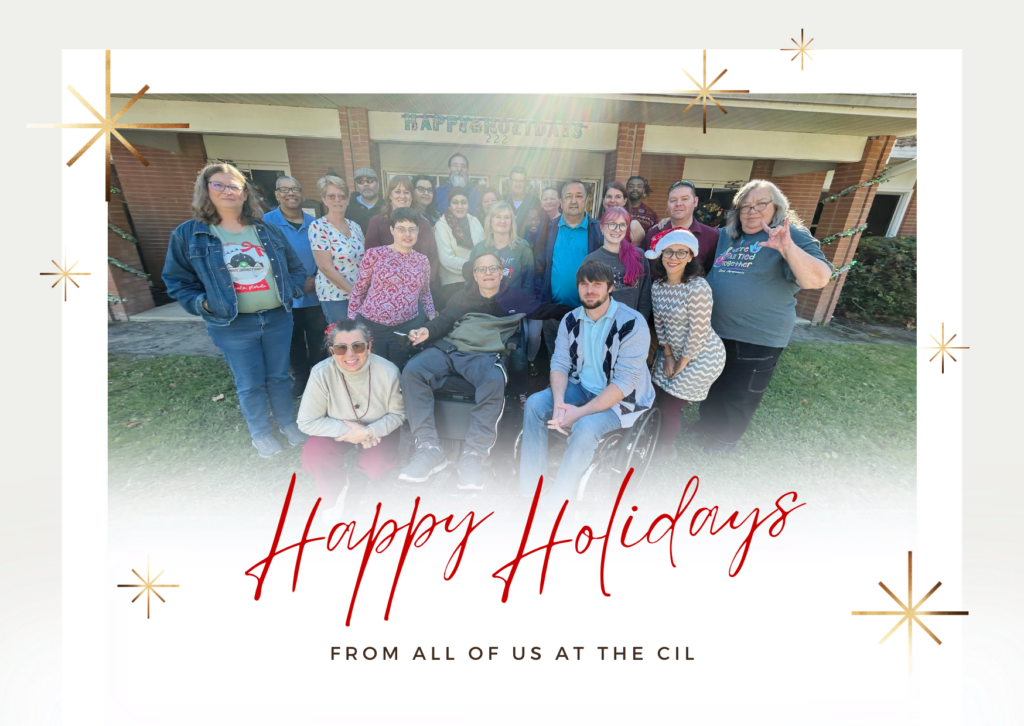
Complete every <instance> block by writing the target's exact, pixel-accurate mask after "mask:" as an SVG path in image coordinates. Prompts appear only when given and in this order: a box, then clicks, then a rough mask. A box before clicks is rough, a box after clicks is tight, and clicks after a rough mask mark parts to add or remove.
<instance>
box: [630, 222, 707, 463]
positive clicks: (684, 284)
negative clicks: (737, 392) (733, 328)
mask: <svg viewBox="0 0 1024 726" xmlns="http://www.w3.org/2000/svg"><path fill="white" fill-rule="evenodd" d="M699 250H700V245H699V243H698V242H697V238H696V237H694V236H693V234H692V233H690V232H688V231H687V230H685V229H673V230H671V231H670V232H668V233H667V234H665V235H664V236H663V237H662V238H661V239H660V240H658V244H657V246H656V247H655V248H654V249H653V250H648V251H647V252H645V253H644V255H645V256H646V257H647V258H648V259H651V260H653V262H652V263H651V276H652V277H653V278H654V282H653V284H652V285H651V299H652V302H653V305H654V328H655V331H656V332H657V333H658V340H659V341H660V343H661V344H660V346H659V347H658V352H657V355H656V356H655V359H654V371H653V373H652V374H651V380H652V381H653V382H654V392H655V398H654V403H655V405H656V406H657V407H658V408H659V409H661V433H660V435H659V438H658V446H657V447H656V449H655V451H656V452H657V453H656V454H655V456H656V459H655V460H656V461H667V460H669V459H674V458H675V456H676V449H675V441H676V436H678V435H679V428H680V426H681V425H682V413H683V408H684V407H685V406H686V404H687V402H688V401H703V400H704V399H705V398H706V397H707V395H708V388H709V387H710V386H711V384H712V383H714V381H715V379H717V378H718V376H719V375H720V374H721V373H722V367H723V366H724V365H725V348H724V347H723V345H722V339H721V338H719V337H718V335H717V334H716V333H715V331H714V330H713V329H712V327H711V310H712V295H711V287H710V286H709V285H708V283H707V281H706V280H705V279H704V270H703V268H702V267H701V264H700V260H699V259H698V257H697V254H698V252H699Z"/></svg>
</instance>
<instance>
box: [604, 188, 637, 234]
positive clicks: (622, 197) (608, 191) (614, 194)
mask: <svg viewBox="0 0 1024 726" xmlns="http://www.w3.org/2000/svg"><path fill="white" fill-rule="evenodd" d="M628 198H629V197H627V196H626V185H625V184H623V183H622V182H617V181H613V182H611V183H609V184H608V186H606V187H605V188H604V199H603V200H602V202H601V214H602V216H603V215H604V213H605V212H606V211H608V210H609V209H611V208H612V207H622V208H623V209H626V204H627V201H626V200H627V199H628ZM627 211H628V210H627ZM629 222H630V224H629V241H630V242H631V243H632V244H634V245H636V246H640V245H641V244H642V243H643V241H644V234H645V233H646V230H644V227H643V225H642V224H640V223H639V222H638V221H636V220H635V219H633V218H632V217H630V219H629Z"/></svg>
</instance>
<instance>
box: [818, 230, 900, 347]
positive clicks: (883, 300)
mask: <svg viewBox="0 0 1024 726" xmlns="http://www.w3.org/2000/svg"><path fill="white" fill-rule="evenodd" d="M854 259H856V260H857V264H856V265H855V266H854V267H853V268H851V269H850V271H849V272H848V273H847V274H846V282H845V283H844V284H843V290H842V293H841V294H840V296H839V302H838V303H837V304H836V310H835V312H836V313H837V314H839V315H845V316H846V317H849V318H853V319H856V320H862V321H864V322H871V323H879V322H881V323H890V324H896V325H900V326H903V327H907V328H913V327H915V326H916V325H917V237H862V238H861V240H860V243H859V244H858V245H857V253H856V255H854Z"/></svg>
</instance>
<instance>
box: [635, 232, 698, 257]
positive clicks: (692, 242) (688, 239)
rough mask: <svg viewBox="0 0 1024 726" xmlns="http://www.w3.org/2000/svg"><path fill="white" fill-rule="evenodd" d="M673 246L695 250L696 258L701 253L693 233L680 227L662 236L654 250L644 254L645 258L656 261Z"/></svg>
mask: <svg viewBox="0 0 1024 726" xmlns="http://www.w3.org/2000/svg"><path fill="white" fill-rule="evenodd" d="M672 245H683V246H684V247H689V248H690V249H691V250H693V256H694V257H696V256H697V255H698V254H699V253H700V245H699V244H698V243H697V238H696V237H694V236H693V232H691V231H689V230H687V229H683V228H682V227H679V228H677V229H673V230H669V231H668V232H667V233H666V234H664V235H662V236H661V239H659V240H658V243H657V244H656V245H654V249H653V250H647V251H646V252H644V256H645V257H646V258H647V259H649V260H656V259H658V258H659V257H661V253H662V251H663V250H664V249H665V248H666V247H671V246H672Z"/></svg>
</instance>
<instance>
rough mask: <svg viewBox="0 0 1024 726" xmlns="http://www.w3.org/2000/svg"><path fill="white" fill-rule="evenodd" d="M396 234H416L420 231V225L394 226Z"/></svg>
mask: <svg viewBox="0 0 1024 726" xmlns="http://www.w3.org/2000/svg"><path fill="white" fill-rule="evenodd" d="M391 229H393V230H394V231H395V234H416V233H417V232H419V231H420V228H419V227H392V228H391Z"/></svg>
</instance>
